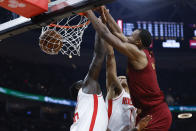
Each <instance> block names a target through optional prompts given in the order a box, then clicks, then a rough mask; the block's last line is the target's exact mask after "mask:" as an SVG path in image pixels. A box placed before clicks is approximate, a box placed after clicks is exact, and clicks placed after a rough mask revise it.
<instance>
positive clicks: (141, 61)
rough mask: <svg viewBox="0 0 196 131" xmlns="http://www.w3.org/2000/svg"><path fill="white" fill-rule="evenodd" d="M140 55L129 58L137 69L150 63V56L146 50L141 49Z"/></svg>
mask: <svg viewBox="0 0 196 131" xmlns="http://www.w3.org/2000/svg"><path fill="white" fill-rule="evenodd" d="M139 51H140V55H138V56H137V58H136V59H134V60H133V59H131V58H128V61H129V63H130V64H131V65H132V66H133V68H134V69H135V70H142V69H144V68H145V67H146V66H147V65H148V56H147V54H146V53H145V51H144V50H139Z"/></svg>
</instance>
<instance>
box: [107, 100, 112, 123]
mask: <svg viewBox="0 0 196 131" xmlns="http://www.w3.org/2000/svg"><path fill="white" fill-rule="evenodd" d="M111 115H112V100H111V99H110V100H108V120H110V117H111Z"/></svg>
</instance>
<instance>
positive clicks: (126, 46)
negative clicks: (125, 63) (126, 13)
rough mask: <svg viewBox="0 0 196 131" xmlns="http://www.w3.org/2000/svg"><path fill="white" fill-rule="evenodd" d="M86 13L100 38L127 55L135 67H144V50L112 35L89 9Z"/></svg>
mask: <svg viewBox="0 0 196 131" xmlns="http://www.w3.org/2000/svg"><path fill="white" fill-rule="evenodd" d="M87 15H88V18H89V19H90V21H91V22H92V24H93V27H94V29H95V30H96V31H97V33H98V34H99V35H100V37H101V38H103V39H104V40H105V41H106V42H107V43H109V44H110V45H111V46H113V47H114V48H115V49H116V50H118V51H119V52H120V53H122V54H124V55H125V56H127V57H128V58H129V60H130V61H131V62H132V64H133V65H137V66H138V67H136V69H140V68H143V67H144V65H143V64H146V63H143V60H146V56H145V53H144V52H142V51H140V50H139V49H138V48H137V46H136V45H133V44H130V43H126V42H122V41H121V40H120V39H119V38H118V37H116V36H115V35H113V34H112V33H111V32H110V31H109V30H108V28H107V27H106V26H105V25H104V24H103V23H102V22H101V21H100V20H99V19H98V18H97V17H96V16H95V14H94V13H93V12H92V11H91V10H89V11H87Z"/></svg>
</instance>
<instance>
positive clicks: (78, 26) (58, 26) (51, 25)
mask: <svg viewBox="0 0 196 131" xmlns="http://www.w3.org/2000/svg"><path fill="white" fill-rule="evenodd" d="M78 15H81V16H85V17H87V16H86V15H85V14H84V13H78ZM89 23H90V20H88V21H87V22H85V23H84V24H80V25H73V26H65V25H56V24H50V25H49V26H50V27H57V28H80V27H83V26H86V25H88V24H89Z"/></svg>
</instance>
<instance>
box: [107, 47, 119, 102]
mask: <svg viewBox="0 0 196 131" xmlns="http://www.w3.org/2000/svg"><path fill="white" fill-rule="evenodd" d="M107 49H108V51H107V55H106V88H107V90H108V97H109V98H108V99H111V98H114V97H115V95H119V94H120V93H121V91H122V86H121V84H120V82H119V80H118V78H117V71H116V60H115V56H114V50H113V48H112V46H110V45H109V44H107ZM113 92H114V94H112V93H113Z"/></svg>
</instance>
